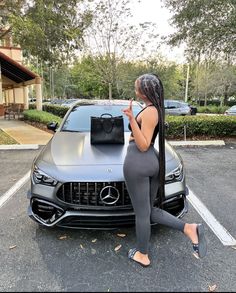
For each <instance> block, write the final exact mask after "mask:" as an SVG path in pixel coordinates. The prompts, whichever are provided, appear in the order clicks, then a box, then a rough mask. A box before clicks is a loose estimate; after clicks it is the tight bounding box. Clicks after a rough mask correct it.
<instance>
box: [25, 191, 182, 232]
mask: <svg viewBox="0 0 236 293" xmlns="http://www.w3.org/2000/svg"><path fill="white" fill-rule="evenodd" d="M187 193H188V190H187V189H186V190H185V191H184V192H181V193H179V194H178V193H177V194H175V195H173V194H172V196H171V197H169V198H167V199H166V201H165V202H164V210H166V211H168V212H170V213H171V214H174V215H175V216H177V217H178V218H181V217H182V216H184V214H185V213H187V211H188V205H187V201H186V195H187ZM28 198H29V199H30V205H29V207H28V215H29V216H30V217H31V218H32V219H33V220H34V221H36V222H38V223H39V224H41V225H43V226H46V227H56V226H58V227H64V228H79V229H102V230H107V229H115V228H120V227H125V226H132V225H134V223H135V215H134V211H133V210H132V209H128V210H127V209H124V210H115V209H113V210H100V209H96V210H89V209H87V210H83V209H79V208H77V209H76V208H71V207H68V206H67V207H65V206H62V205H61V204H57V203H55V202H52V201H50V199H49V198H45V197H42V196H41V197H39V196H36V195H35V194H32V193H31V192H30V191H28Z"/></svg>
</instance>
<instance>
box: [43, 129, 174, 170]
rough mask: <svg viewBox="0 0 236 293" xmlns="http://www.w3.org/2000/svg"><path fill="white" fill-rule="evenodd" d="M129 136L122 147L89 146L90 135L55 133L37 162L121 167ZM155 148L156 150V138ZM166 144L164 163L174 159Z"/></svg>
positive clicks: (169, 147) (58, 164)
mask: <svg viewBox="0 0 236 293" xmlns="http://www.w3.org/2000/svg"><path fill="white" fill-rule="evenodd" d="M129 136H130V134H129V133H128V132H127V133H125V144H124V145H91V144H90V133H87V132H86V133H85V132H83V133H75V132H74V133H72V132H56V133H55V134H54V136H53V137H52V139H51V140H50V141H49V142H48V144H47V145H46V146H45V147H44V148H43V150H42V151H41V152H40V154H39V156H38V158H37V161H44V162H45V163H48V164H50V165H51V164H54V165H56V166H82V165H86V166H89V165H109V166H110V165H122V164H123V162H124V159H125V155H126V149H127V146H128V144H129ZM156 141H157V143H156V144H155V148H156V149H157V150H158V138H157V140H156ZM176 156H177V155H176V153H175V152H174V150H173V148H172V147H171V146H170V145H169V144H168V143H166V162H168V161H170V160H173V159H174V158H176Z"/></svg>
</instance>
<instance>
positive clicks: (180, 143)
mask: <svg viewBox="0 0 236 293" xmlns="http://www.w3.org/2000/svg"><path fill="white" fill-rule="evenodd" d="M168 143H169V144H170V145H172V146H208V145H218V146H220V145H221V146H222V145H225V142H224V141H223V140H192V141H191V140H182V141H177V140H172V141H171V140H169V141H168ZM37 149H39V145H38V144H8V145H0V150H37Z"/></svg>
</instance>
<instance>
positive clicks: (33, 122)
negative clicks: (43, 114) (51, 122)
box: [24, 120, 55, 134]
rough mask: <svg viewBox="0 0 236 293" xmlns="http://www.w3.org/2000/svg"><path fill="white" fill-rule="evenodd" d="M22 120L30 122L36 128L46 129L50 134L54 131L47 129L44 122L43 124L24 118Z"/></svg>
mask: <svg viewBox="0 0 236 293" xmlns="http://www.w3.org/2000/svg"><path fill="white" fill-rule="evenodd" d="M24 122H25V123H28V124H30V125H32V126H34V127H36V128H39V129H41V130H44V131H46V132H48V133H51V134H54V133H55V132H54V131H52V130H50V129H48V128H47V125H45V124H43V123H40V122H35V121H29V120H24Z"/></svg>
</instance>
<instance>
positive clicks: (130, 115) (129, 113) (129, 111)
mask: <svg viewBox="0 0 236 293" xmlns="http://www.w3.org/2000/svg"><path fill="white" fill-rule="evenodd" d="M132 102H133V99H131V100H130V103H129V107H128V108H126V109H123V110H122V111H123V113H124V114H125V115H126V116H127V117H128V119H129V121H132V120H133V119H134V114H133V109H132Z"/></svg>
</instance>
